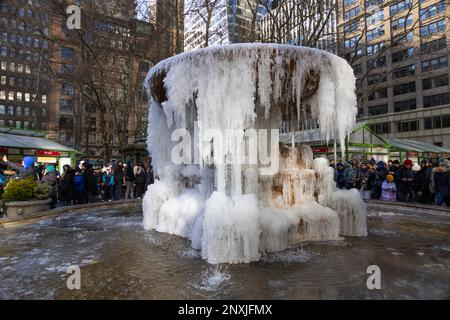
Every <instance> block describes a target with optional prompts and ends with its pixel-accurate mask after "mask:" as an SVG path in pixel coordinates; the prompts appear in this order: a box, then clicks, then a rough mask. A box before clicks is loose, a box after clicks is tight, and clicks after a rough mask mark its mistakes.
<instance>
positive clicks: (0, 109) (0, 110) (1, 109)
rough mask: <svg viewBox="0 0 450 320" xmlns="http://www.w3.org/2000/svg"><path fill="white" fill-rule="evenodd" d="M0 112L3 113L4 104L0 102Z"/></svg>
mask: <svg viewBox="0 0 450 320" xmlns="http://www.w3.org/2000/svg"><path fill="white" fill-rule="evenodd" d="M0 114H5V105H4V104H0Z"/></svg>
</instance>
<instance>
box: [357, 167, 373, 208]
mask: <svg viewBox="0 0 450 320" xmlns="http://www.w3.org/2000/svg"><path fill="white" fill-rule="evenodd" d="M371 175H372V173H371V172H370V170H369V167H368V166H367V163H365V162H361V164H360V165H359V172H358V178H357V180H356V181H357V183H356V184H357V188H358V189H359V193H360V195H361V198H362V199H363V200H370V197H371V189H372V188H371V186H370V183H369V178H370V176H371Z"/></svg>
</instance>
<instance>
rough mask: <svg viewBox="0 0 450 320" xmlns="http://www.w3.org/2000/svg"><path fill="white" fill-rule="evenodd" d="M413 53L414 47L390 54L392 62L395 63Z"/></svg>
mask: <svg viewBox="0 0 450 320" xmlns="http://www.w3.org/2000/svg"><path fill="white" fill-rule="evenodd" d="M413 55H414V48H408V49H404V50H401V51H398V52H395V53H393V54H392V62H393V63H397V62H401V61H403V60H406V59H408V58H410V57H412V56H413Z"/></svg>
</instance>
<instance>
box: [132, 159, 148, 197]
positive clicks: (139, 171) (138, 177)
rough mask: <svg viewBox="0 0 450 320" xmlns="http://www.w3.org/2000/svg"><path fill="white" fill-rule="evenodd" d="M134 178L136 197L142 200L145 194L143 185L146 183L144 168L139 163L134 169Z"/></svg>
mask: <svg viewBox="0 0 450 320" xmlns="http://www.w3.org/2000/svg"><path fill="white" fill-rule="evenodd" d="M133 171H134V176H135V182H136V197H137V198H142V196H143V195H144V192H145V183H146V181H147V175H146V173H145V168H144V166H143V165H142V163H139V164H138V165H137V166H135V167H134V169H133Z"/></svg>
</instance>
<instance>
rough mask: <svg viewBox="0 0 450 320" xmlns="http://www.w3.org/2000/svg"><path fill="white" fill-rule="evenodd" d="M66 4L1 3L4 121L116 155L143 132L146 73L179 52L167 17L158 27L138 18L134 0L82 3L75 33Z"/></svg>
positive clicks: (0, 121) (0, 112) (0, 114)
mask: <svg viewBox="0 0 450 320" xmlns="http://www.w3.org/2000/svg"><path fill="white" fill-rule="evenodd" d="M162 2H164V3H167V1H160V0H158V1H156V3H157V4H158V5H160V4H161V3H162ZM69 3H70V1H69V2H56V1H48V0H32V1H31V0H27V1H23V0H22V1H13V0H5V1H1V2H0V30H1V39H0V41H1V42H0V80H1V82H0V126H8V127H16V128H22V129H32V130H40V131H46V132H47V133H48V137H49V138H50V139H53V140H55V141H58V142H60V143H63V144H65V145H68V146H70V147H73V148H76V149H77V150H79V151H81V152H83V153H85V154H86V155H88V156H90V157H95V158H97V157H98V158H111V157H118V156H120V154H121V153H122V151H123V149H124V148H125V147H126V146H127V145H128V144H133V142H134V141H135V140H136V139H139V138H143V137H144V136H145V135H146V131H147V130H146V126H147V109H148V97H147V95H146V92H145V90H144V88H143V82H144V77H145V75H146V73H147V72H148V70H149V68H150V67H151V66H152V65H153V64H155V63H156V62H158V61H159V60H160V59H163V58H166V57H168V56H170V55H172V54H174V53H175V52H174V50H175V49H174V46H173V45H171V43H174V41H173V40H172V39H173V37H172V34H170V35H167V34H168V31H167V30H166V29H163V26H167V25H169V26H171V23H167V22H165V20H164V19H169V18H170V17H168V16H167V15H168V13H167V15H165V16H164V17H165V18H164V17H159V16H158V17H157V21H158V25H155V24H151V23H149V22H148V21H142V20H137V19H135V15H136V12H135V10H134V7H133V6H131V5H130V4H131V3H132V2H131V1H125V2H123V3H122V2H121V1H117V5H116V6H115V5H113V2H111V1H110V2H108V5H107V6H106V7H104V6H101V7H96V6H95V7H92V6H91V4H92V2H89V1H86V2H84V1H81V2H80V1H79V2H78V3H80V5H81V12H82V19H81V22H82V25H81V28H82V31H83V32H81V33H78V32H77V31H76V30H69V29H68V28H67V26H66V20H67V16H66V14H65V8H66V6H67V4H69ZM95 3H97V2H95ZM127 5H128V7H127ZM159 12H161V11H159ZM179 33H180V34H182V30H181V31H180V32H179ZM161 35H164V36H165V35H167V37H162V36H161ZM160 36H161V37H160ZM162 38H164V39H165V40H167V41H166V42H167V43H166V44H167V45H163V43H162V42H159V41H157V39H162ZM180 47H182V46H180Z"/></svg>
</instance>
